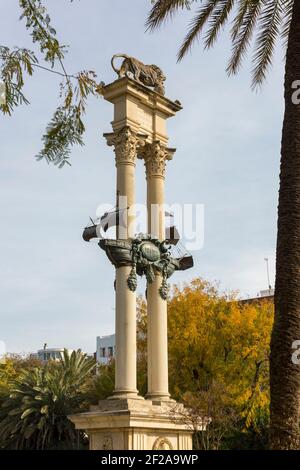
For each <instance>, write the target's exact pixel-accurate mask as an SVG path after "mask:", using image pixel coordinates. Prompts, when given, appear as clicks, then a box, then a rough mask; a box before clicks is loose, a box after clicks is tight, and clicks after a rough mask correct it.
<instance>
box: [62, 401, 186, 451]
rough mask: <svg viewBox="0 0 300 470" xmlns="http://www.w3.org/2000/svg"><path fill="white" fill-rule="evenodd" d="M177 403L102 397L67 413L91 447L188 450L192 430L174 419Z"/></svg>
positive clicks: (180, 420)
mask: <svg viewBox="0 0 300 470" xmlns="http://www.w3.org/2000/svg"><path fill="white" fill-rule="evenodd" d="M176 406H178V405H177V404H176V402H174V401H173V400H172V401H169V402H163V401H152V400H143V399H142V400H136V399H130V398H128V399H120V400H117V399H116V400H101V401H100V402H99V405H98V406H95V407H92V410H91V411H89V412H86V413H80V414H77V415H72V416H69V419H71V421H72V422H73V423H74V424H75V427H76V429H84V430H85V431H86V432H87V433H88V435H89V438H90V450H152V449H153V450H191V449H192V436H193V431H192V430H191V429H190V428H189V426H188V424H186V423H183V422H182V419H181V418H179V415H178V418H176V416H177V415H176V412H175V411H174V410H175V409H176Z"/></svg>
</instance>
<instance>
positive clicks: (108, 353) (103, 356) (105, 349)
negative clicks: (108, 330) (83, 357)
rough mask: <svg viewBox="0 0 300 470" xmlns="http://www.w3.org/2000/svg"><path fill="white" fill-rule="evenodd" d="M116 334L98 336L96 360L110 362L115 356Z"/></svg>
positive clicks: (101, 362)
mask: <svg viewBox="0 0 300 470" xmlns="http://www.w3.org/2000/svg"><path fill="white" fill-rule="evenodd" d="M115 349H116V336H115V335H106V336H97V343H96V361H97V362H98V363H100V364H108V363H109V361H110V360H111V359H112V358H113V357H115Z"/></svg>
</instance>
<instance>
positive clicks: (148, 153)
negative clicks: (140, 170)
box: [139, 140, 176, 178]
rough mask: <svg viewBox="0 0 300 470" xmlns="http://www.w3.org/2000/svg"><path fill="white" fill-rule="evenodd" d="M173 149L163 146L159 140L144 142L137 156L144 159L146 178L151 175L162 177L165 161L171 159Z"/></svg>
mask: <svg viewBox="0 0 300 470" xmlns="http://www.w3.org/2000/svg"><path fill="white" fill-rule="evenodd" d="M175 150H176V149H171V148H167V147H164V146H163V145H162V144H161V143H160V141H159V140H156V141H155V142H153V143H152V144H145V145H144V146H143V148H141V149H140V151H139V158H143V159H144V162H145V167H146V175H147V178H149V177H150V178H151V177H152V176H160V177H162V178H164V177H165V170H166V162H167V161H168V160H172V158H173V155H174V153H175Z"/></svg>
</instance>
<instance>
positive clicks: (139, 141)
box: [103, 126, 147, 166]
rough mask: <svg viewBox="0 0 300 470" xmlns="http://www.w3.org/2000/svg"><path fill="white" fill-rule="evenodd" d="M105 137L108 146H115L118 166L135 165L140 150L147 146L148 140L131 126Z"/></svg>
mask: <svg viewBox="0 0 300 470" xmlns="http://www.w3.org/2000/svg"><path fill="white" fill-rule="evenodd" d="M103 135H104V137H105V138H106V141H107V145H109V146H114V151H115V156H116V166H118V165H122V164H132V165H135V160H136V156H137V152H138V149H139V148H141V147H142V146H143V145H145V140H146V138H147V136H146V135H144V134H139V133H138V132H135V131H134V130H132V129H131V128H130V127H129V126H125V127H123V128H122V129H120V130H118V131H116V132H111V133H108V134H103Z"/></svg>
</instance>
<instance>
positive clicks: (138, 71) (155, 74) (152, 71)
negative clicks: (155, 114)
mask: <svg viewBox="0 0 300 470" xmlns="http://www.w3.org/2000/svg"><path fill="white" fill-rule="evenodd" d="M118 57H122V58H123V59H124V60H123V62H122V64H121V67H120V68H119V69H117V68H116V67H115V65H114V60H115V59H116V58H118ZM111 66H112V68H113V69H114V71H115V72H116V73H117V74H118V76H119V78H122V77H129V78H130V75H129V74H132V76H133V79H134V80H136V81H137V82H139V83H141V84H142V85H145V86H150V87H153V88H154V91H156V92H157V93H160V94H161V95H164V94H165V87H164V81H165V80H166V77H165V76H164V74H163V72H162V70H161V69H160V68H159V67H158V66H157V65H145V64H143V62H141V61H139V60H138V59H135V57H130V56H128V55H126V54H115V55H114V56H113V57H112V59H111Z"/></svg>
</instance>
